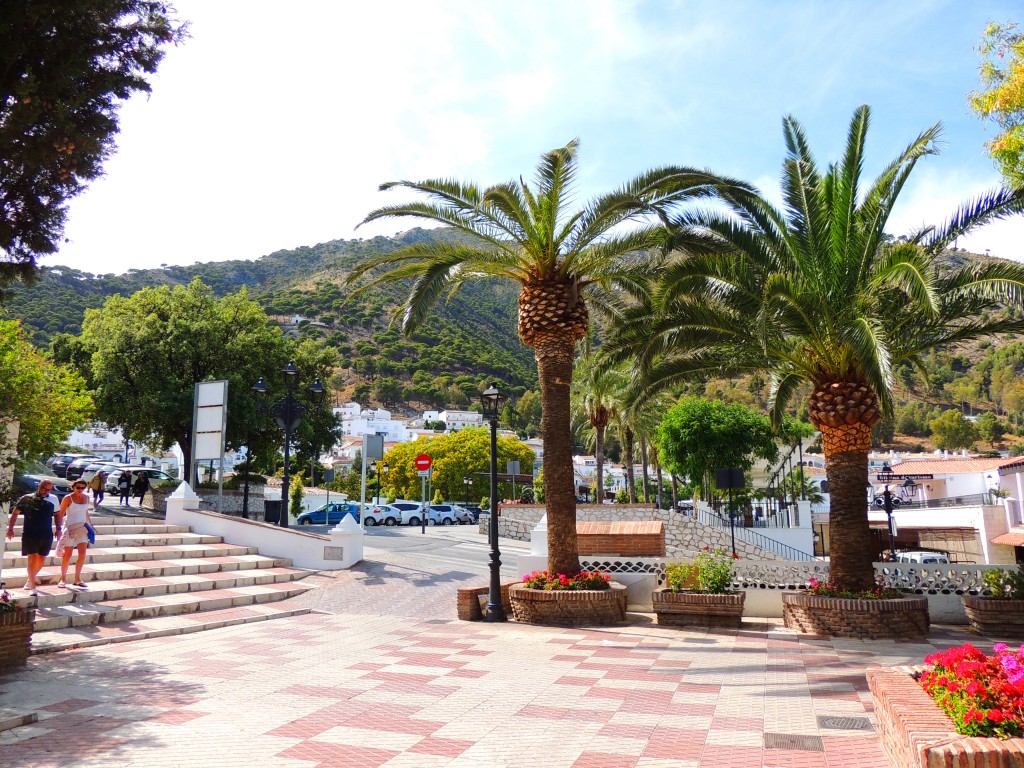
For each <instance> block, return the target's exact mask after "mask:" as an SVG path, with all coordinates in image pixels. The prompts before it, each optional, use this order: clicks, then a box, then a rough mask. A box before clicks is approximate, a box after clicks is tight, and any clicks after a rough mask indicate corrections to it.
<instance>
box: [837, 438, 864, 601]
mask: <svg viewBox="0 0 1024 768" xmlns="http://www.w3.org/2000/svg"><path fill="white" fill-rule="evenodd" d="M825 474H826V476H827V477H828V487H829V493H830V495H831V499H832V503H831V506H830V508H829V542H830V545H829V561H830V564H829V581H831V582H832V584H834V585H835V586H836V587H838V588H839V589H841V590H844V591H850V592H859V591H862V590H868V589H872V588H873V587H874V586H875V577H874V568H873V567H872V563H871V561H872V552H871V549H870V547H868V546H865V545H866V544H867V543H868V542H870V541H871V531H870V526H869V525H868V506H867V494H866V489H865V485H864V481H865V479H866V478H867V476H868V452H867V450H851V451H844V452H841V453H831V454H830V453H829V452H828V451H827V450H826V453H825Z"/></svg>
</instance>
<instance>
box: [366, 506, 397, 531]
mask: <svg viewBox="0 0 1024 768" xmlns="http://www.w3.org/2000/svg"><path fill="white" fill-rule="evenodd" d="M401 519H402V513H401V512H399V511H398V510H397V509H395V508H394V507H392V506H391V505H390V504H366V505H364V506H363V525H366V526H371V525H398V521H399V520H401Z"/></svg>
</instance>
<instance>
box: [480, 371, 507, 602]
mask: <svg viewBox="0 0 1024 768" xmlns="http://www.w3.org/2000/svg"><path fill="white" fill-rule="evenodd" d="M507 399H508V396H507V395H503V394H502V393H501V392H499V391H498V387H497V386H496V385H495V384H493V383H492V384H491V386H489V387H488V388H487V389H485V390H484V391H483V392H481V393H480V406H481V410H482V411H483V415H484V418H485V419H487V421H489V422H490V423H491V520H490V525H488V527H487V534H488V539H489V540H490V544H491V587H490V594H489V595H488V597H487V615H486V616H485V617H484V621H490V622H498V621H508V619H507V617H506V616H505V606H504V605H502V603H501V552H500V551H499V550H498V416H499V414H500V413H501V408H502V406H503V405H504V404H505V401H506V400H507Z"/></svg>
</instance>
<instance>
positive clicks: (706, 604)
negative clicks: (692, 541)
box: [651, 547, 747, 629]
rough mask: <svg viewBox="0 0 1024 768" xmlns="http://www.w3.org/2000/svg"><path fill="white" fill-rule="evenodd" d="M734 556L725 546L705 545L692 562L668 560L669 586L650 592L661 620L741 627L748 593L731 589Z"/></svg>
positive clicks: (692, 625)
mask: <svg viewBox="0 0 1024 768" xmlns="http://www.w3.org/2000/svg"><path fill="white" fill-rule="evenodd" d="M734 559H736V555H730V554H729V553H727V552H725V551H724V550H720V549H716V550H712V549H711V548H710V547H704V549H703V551H701V552H700V553H698V555H697V557H695V558H694V561H693V562H692V563H669V564H668V567H667V568H666V569H665V581H666V584H667V586H666V587H665V588H664V589H658V590H655V591H654V592H653V593H652V594H651V603H652V605H653V607H654V615H655V618H656V621H657V622H658V624H668V625H673V626H691V627H727V628H732V629H736V628H739V627H740V625H741V624H742V622H743V603H744V600H745V598H746V596H747V593H746V592H737V591H734V590H732V589H730V587H731V586H732V580H733V576H734V571H733V560H734Z"/></svg>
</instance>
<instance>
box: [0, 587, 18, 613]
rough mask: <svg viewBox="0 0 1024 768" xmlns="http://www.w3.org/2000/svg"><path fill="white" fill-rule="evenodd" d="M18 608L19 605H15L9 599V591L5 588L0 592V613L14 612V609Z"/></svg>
mask: <svg viewBox="0 0 1024 768" xmlns="http://www.w3.org/2000/svg"><path fill="white" fill-rule="evenodd" d="M20 610H21V606H20V605H15V603H14V601H13V600H12V599H11V593H10V592H8V591H7V590H6V589H5V590H4V591H2V592H0V613H14V612H15V611H20Z"/></svg>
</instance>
